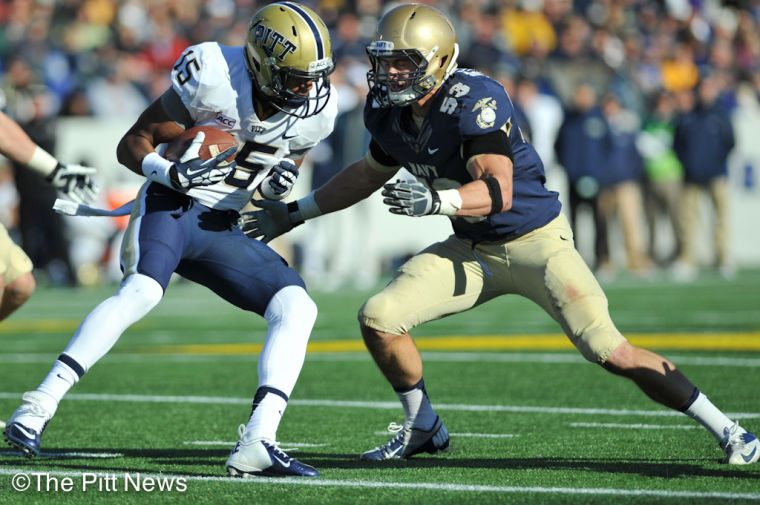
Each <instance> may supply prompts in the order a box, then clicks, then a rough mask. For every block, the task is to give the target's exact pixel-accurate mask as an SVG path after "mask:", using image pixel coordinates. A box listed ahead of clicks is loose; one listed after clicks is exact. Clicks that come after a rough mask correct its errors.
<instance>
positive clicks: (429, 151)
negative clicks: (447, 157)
mask: <svg viewBox="0 0 760 505" xmlns="http://www.w3.org/2000/svg"><path fill="white" fill-rule="evenodd" d="M438 149H440V147H436V148H435V149H430V148H429V147H428V154H435V153H437V152H438Z"/></svg>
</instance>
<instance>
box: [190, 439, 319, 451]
mask: <svg viewBox="0 0 760 505" xmlns="http://www.w3.org/2000/svg"><path fill="white" fill-rule="evenodd" d="M182 443H183V444H184V445H202V446H216V445H221V446H225V447H228V446H230V447H231V446H233V445H235V444H236V443H237V440H229V441H224V440H187V441H185V442H182ZM278 444H279V445H280V449H283V450H286V449H290V450H291V451H292V450H293V449H296V448H298V447H327V446H328V445H330V444H312V443H309V442H278Z"/></svg>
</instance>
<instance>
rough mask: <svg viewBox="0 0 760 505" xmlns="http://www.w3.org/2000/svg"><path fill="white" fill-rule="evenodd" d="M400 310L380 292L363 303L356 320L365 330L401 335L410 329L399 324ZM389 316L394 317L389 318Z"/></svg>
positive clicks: (400, 308) (389, 298)
mask: <svg viewBox="0 0 760 505" xmlns="http://www.w3.org/2000/svg"><path fill="white" fill-rule="evenodd" d="M402 309H403V307H399V306H398V304H397V303H396V302H395V301H394V300H393V299H392V298H391V297H389V296H384V294H383V292H382V291H381V292H380V293H378V294H376V295H374V296H373V297H372V298H370V299H369V300H367V301H366V302H364V305H362V307H361V308H360V309H359V313H358V315H357V318H358V319H359V324H361V325H362V326H366V327H367V328H372V329H373V330H377V331H381V332H383V333H392V334H394V335H402V334H404V333H406V332H407V331H409V329H410V327H409V325H405V324H403V323H400V322H399V321H400V320H401V318H400V317H399V315H400V314H401V312H400V311H401V310H402ZM391 315H393V316H394V317H389V316H391Z"/></svg>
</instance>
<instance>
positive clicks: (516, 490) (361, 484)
mask: <svg viewBox="0 0 760 505" xmlns="http://www.w3.org/2000/svg"><path fill="white" fill-rule="evenodd" d="M83 473H85V472H70V471H56V470H52V471H44V472H41V471H32V472H30V469H29V468H0V475H13V476H15V475H17V474H24V475H34V474H42V475H45V476H51V477H71V478H74V479H77V478H82V476H83ZM86 473H87V474H88V475H96V476H99V477H103V478H111V479H113V478H114V477H116V478H117V479H118V478H119V475H118V474H116V473H115V472H114V471H110V472H107V473H104V472H86ZM122 475H132V476H134V475H137V470H134V471H133V473H132V474H122ZM140 478H141V479H143V480H144V479H146V478H151V479H155V480H157V481H158V480H162V481H168V480H172V479H173V480H174V481H175V482H176V481H178V480H180V479H182V480H184V481H185V482H227V483H231V484H237V485H249V486H253V485H257V484H258V485H265V484H274V485H285V486H316V487H351V488H367V489H411V490H427V491H444V492H446V491H448V492H452V491H453V492H465V493H468V492H469V493H483V492H489V493H513V494H555V495H585V496H590V495H603V496H647V497H653V498H673V499H684V498H702V499H722V500H752V501H760V493H722V492H706V491H670V490H667V489H662V490H658V489H616V488H572V487H543V486H540V487H530V486H486V485H474V484H446V483H434V482H378V481H371V480H334V479H322V478H317V479H304V478H298V477H296V478H287V477H283V478H271V477H256V478H252V479H238V478H234V477H215V476H201V475H185V474H180V473H177V474H170V473H161V474H157V473H142V472H140ZM122 480H123V479H122ZM156 492H157V491H156ZM165 492H166V493H169V492H171V493H181V492H180V491H176V490H175V491H165ZM26 493H27V494H28V493H29V491H26Z"/></svg>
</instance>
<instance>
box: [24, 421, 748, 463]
mask: <svg viewBox="0 0 760 505" xmlns="http://www.w3.org/2000/svg"><path fill="white" fill-rule="evenodd" d="M16 429H17V430H18V431H20V432H21V433H23V434H24V436H26V437H27V438H35V434H34V433H29V432H28V431H26V429H25V428H24V427H23V426H21V425H20V424H17V425H16ZM754 453H755V451H752V454H754ZM750 457H751V456H750Z"/></svg>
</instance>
